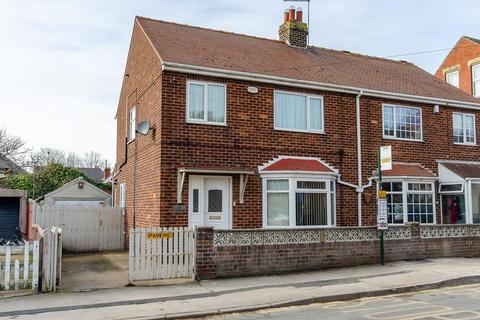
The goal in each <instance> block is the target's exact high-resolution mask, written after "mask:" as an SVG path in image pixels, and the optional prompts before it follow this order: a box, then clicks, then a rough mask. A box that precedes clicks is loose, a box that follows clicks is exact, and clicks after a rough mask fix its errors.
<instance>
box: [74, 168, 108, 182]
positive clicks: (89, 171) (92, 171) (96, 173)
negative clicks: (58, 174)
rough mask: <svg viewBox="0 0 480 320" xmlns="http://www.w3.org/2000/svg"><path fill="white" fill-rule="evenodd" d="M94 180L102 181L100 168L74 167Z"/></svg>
mask: <svg viewBox="0 0 480 320" xmlns="http://www.w3.org/2000/svg"><path fill="white" fill-rule="evenodd" d="M75 169H77V170H78V171H80V172H81V173H83V174H84V175H86V176H87V177H89V178H90V179H92V180H93V181H95V182H99V181H102V179H103V170H102V169H100V168H75Z"/></svg>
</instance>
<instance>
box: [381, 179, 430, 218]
mask: <svg viewBox="0 0 480 320" xmlns="http://www.w3.org/2000/svg"><path fill="white" fill-rule="evenodd" d="M392 182H393V183H395V182H400V183H402V191H401V192H400V191H394V193H397V194H400V193H401V194H402V206H403V223H389V225H394V226H395V225H397V226H403V225H405V224H407V223H409V222H408V196H407V195H408V194H409V193H416V194H420V193H421V194H431V195H432V205H433V222H432V223H428V222H427V223H421V224H424V225H434V224H437V208H436V199H435V181H433V180H430V179H429V180H423V179H418V178H415V179H412V178H410V177H406V178H393V177H392V178H388V179H383V180H382V183H392ZM409 183H421V184H430V185H431V186H432V190H430V191H420V190H415V191H413V190H412V191H409V190H408V184H409ZM378 190H379V183H378V182H377V191H378ZM387 193H389V192H387Z"/></svg>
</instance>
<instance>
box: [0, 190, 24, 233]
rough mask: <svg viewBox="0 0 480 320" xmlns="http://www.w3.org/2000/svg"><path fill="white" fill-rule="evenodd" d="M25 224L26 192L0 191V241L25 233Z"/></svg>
mask: <svg viewBox="0 0 480 320" xmlns="http://www.w3.org/2000/svg"><path fill="white" fill-rule="evenodd" d="M27 224H28V218H27V191H24V190H14V189H0V240H13V239H15V238H16V236H17V232H21V233H24V234H25V233H27V229H28V228H27ZM0 242H1V241H0Z"/></svg>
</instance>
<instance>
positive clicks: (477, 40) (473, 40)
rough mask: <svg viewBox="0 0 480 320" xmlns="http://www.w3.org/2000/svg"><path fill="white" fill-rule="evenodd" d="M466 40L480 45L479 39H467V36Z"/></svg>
mask: <svg viewBox="0 0 480 320" xmlns="http://www.w3.org/2000/svg"><path fill="white" fill-rule="evenodd" d="M463 37H464V38H465V39H468V40H470V41H472V42H475V43H476V44H479V45H480V40H479V39H475V38H472V37H467V36H463Z"/></svg>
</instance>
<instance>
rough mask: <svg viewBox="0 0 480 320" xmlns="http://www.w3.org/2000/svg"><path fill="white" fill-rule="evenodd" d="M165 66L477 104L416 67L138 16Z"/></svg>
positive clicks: (474, 99)
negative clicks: (234, 72)
mask: <svg viewBox="0 0 480 320" xmlns="http://www.w3.org/2000/svg"><path fill="white" fill-rule="evenodd" d="M137 21H138V23H139V24H140V26H141V28H142V29H143V30H144V32H145V34H146V36H147V37H148V39H149V40H150V42H151V43H152V45H153V47H154V48H155V50H156V51H157V53H158V55H159V56H160V59H161V60H162V62H163V63H165V62H167V63H178V64H184V65H191V66H198V67H206V68H213V69H222V70H228V71H236V72H246V73H252V74H258V75H267V76H274V77H280V78H285V79H294V80H302V81H311V82H315V83H322V84H329V85H339V86H348V87H354V88H358V89H360V88H361V89H367V90H375V91H382V92H389V93H399V94H407V95H414V96H421V97H429V98H436V99H444V100H454V101H462V102H469V103H477V104H478V103H479V102H478V99H477V98H474V97H472V96H470V95H468V94H466V93H465V92H463V91H462V90H460V89H458V88H455V87H453V86H451V85H449V84H447V83H446V82H445V81H442V80H440V79H437V78H435V77H434V76H433V75H431V74H429V73H427V72H426V71H424V70H422V69H420V68H419V67H417V66H415V65H413V64H411V63H407V62H402V61H394V60H387V59H382V58H377V57H371V56H366V55H360V54H353V53H350V52H345V51H336V50H330V49H325V48H319V47H314V46H309V47H308V48H307V49H303V48H295V47H291V46H289V45H287V44H286V43H284V42H282V41H279V40H271V39H265V38H258V37H253V36H246V35H241V34H235V33H230V32H224V31H218V30H211V29H204V28H199V27H192V26H187V25H181V24H176V23H172V22H165V21H159V20H153V19H149V18H143V17H137Z"/></svg>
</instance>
